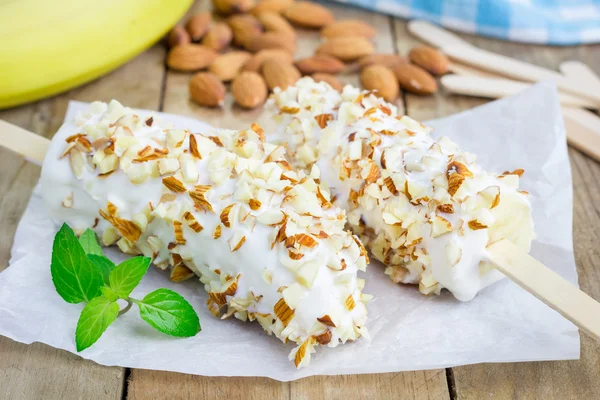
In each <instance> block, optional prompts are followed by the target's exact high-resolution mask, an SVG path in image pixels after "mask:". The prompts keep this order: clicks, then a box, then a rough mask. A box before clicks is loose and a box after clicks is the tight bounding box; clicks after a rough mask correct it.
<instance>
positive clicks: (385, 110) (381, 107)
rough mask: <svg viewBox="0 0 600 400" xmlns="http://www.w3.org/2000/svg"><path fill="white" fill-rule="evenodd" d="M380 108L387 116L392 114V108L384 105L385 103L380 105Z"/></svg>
mask: <svg viewBox="0 0 600 400" xmlns="http://www.w3.org/2000/svg"><path fill="white" fill-rule="evenodd" d="M379 109H380V110H381V111H382V112H383V113H384V114H385V115H387V116H390V115H392V110H390V109H389V108H388V107H386V106H384V105H383V104H380V105H379Z"/></svg>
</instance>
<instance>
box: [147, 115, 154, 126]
mask: <svg viewBox="0 0 600 400" xmlns="http://www.w3.org/2000/svg"><path fill="white" fill-rule="evenodd" d="M153 123H154V117H150V118H148V119H147V120H146V126H152V124H153Z"/></svg>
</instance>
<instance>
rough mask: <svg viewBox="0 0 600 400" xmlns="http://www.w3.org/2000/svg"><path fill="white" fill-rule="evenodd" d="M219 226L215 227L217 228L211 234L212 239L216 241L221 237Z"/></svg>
mask: <svg viewBox="0 0 600 400" xmlns="http://www.w3.org/2000/svg"><path fill="white" fill-rule="evenodd" d="M221 231H222V228H221V225H217V227H216V228H215V232H214V233H213V238H215V239H218V238H220V237H221Z"/></svg>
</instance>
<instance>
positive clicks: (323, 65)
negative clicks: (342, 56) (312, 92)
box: [296, 54, 345, 75]
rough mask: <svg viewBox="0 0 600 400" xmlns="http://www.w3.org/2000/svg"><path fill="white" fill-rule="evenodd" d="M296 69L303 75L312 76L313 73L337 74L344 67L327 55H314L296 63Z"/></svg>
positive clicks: (341, 63)
mask: <svg viewBox="0 0 600 400" xmlns="http://www.w3.org/2000/svg"><path fill="white" fill-rule="evenodd" d="M296 67H297V68H298V69H299V70H300V72H302V74H304V75H310V74H314V73H315V72H324V73H328V74H337V73H338V72H341V71H342V70H344V68H345V65H344V63H343V62H341V61H340V60H338V59H337V58H335V57H332V56H329V55H327V54H316V55H314V56H312V57H308V58H303V59H301V60H298V61H296Z"/></svg>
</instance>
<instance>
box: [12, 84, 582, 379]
mask: <svg viewBox="0 0 600 400" xmlns="http://www.w3.org/2000/svg"><path fill="white" fill-rule="evenodd" d="M84 107H85V105H84V104H82V103H71V104H70V107H69V110H68V114H67V117H66V120H69V119H70V118H71V117H72V116H73V115H74V114H75V113H76V112H77V111H78V110H81V109H82V108H84ZM170 119H171V120H172V121H175V122H176V124H177V125H180V126H181V127H187V128H191V129H192V130H200V129H204V128H206V126H205V125H203V124H202V123H199V122H198V121H194V120H191V119H189V118H181V117H173V118H170ZM433 125H435V126H436V132H435V136H441V135H448V136H450V137H451V138H453V139H454V140H455V141H456V142H458V143H459V144H460V145H461V146H462V147H463V148H465V149H466V150H469V151H472V152H474V153H476V154H478V156H479V160H480V162H481V163H482V164H483V165H484V166H485V167H487V168H489V169H493V170H496V171H498V172H502V171H503V170H513V169H516V168H524V169H525V171H526V174H525V176H524V178H523V181H522V188H523V189H525V190H527V191H529V192H530V193H531V198H532V200H533V213H534V220H535V224H536V232H537V239H536V240H535V242H534V244H533V249H532V254H533V256H534V257H536V258H537V259H539V260H540V261H542V262H543V263H544V264H546V265H547V266H549V267H550V268H552V269H553V270H555V271H556V272H558V273H559V274H560V275H562V276H563V277H565V278H566V279H568V280H569V281H571V282H573V283H574V284H577V275H576V271H575V263H574V259H573V246H572V237H571V224H572V221H571V220H572V189H571V175H570V168H569V161H568V158H567V149H566V144H565V133H564V127H563V121H562V118H561V115H560V110H559V105H558V102H557V95H556V90H555V89H554V87H553V86H551V85H550V84H540V85H537V86H535V87H534V88H532V89H530V90H528V91H526V92H523V93H521V94H519V95H517V96H514V97H511V98H508V99H504V100H500V101H496V102H494V103H490V104H488V105H485V106H483V107H480V108H477V109H474V110H471V111H467V112H465V113H462V114H458V115H455V116H453V117H450V118H446V119H443V120H439V121H435V122H434V123H433ZM56 230H57V227H56V226H54V225H53V223H52V222H51V221H50V220H49V218H48V217H47V215H46V213H45V210H44V206H43V203H42V200H41V198H40V196H39V192H38V191H36V192H35V193H34V194H33V196H32V197H31V200H30V202H29V205H28V207H27V210H26V211H25V214H24V215H23V218H22V220H21V222H20V224H19V227H18V229H17V234H16V237H15V241H14V245H13V248H12V259H11V261H10V267H9V268H8V269H6V270H5V271H4V272H2V273H1V274H0V334H1V335H4V336H8V337H10V338H12V339H14V340H17V341H19V342H23V343H31V342H43V343H46V344H49V345H50V346H54V347H57V348H61V349H65V350H67V351H70V352H75V343H74V333H75V326H76V323H77V319H78V316H79V313H80V311H81V309H82V308H83V305H72V304H67V303H65V302H64V301H63V300H62V299H61V298H60V297H59V296H58V294H57V293H56V292H55V290H54V287H53V285H52V280H51V277H50V268H49V266H50V254H51V244H52V238H53V236H54V234H55V232H56ZM207 251H209V250H208V249H207ZM107 255H108V256H109V257H110V258H112V259H113V260H115V261H121V260H122V259H123V258H124V257H123V256H122V255H121V254H120V253H119V252H118V251H115V250H114V249H110V250H108V251H107ZM364 277H365V278H366V279H367V285H366V288H365V290H364V291H365V293H371V294H374V295H375V299H374V300H373V301H372V302H371V303H369V305H368V308H369V321H368V328H369V331H370V333H371V336H372V339H371V341H368V340H365V339H360V340H358V341H357V342H355V343H347V344H345V345H341V346H339V347H337V348H335V349H329V348H319V349H318V352H317V354H316V355H314V356H313V359H312V361H311V364H310V365H309V366H308V367H307V368H304V369H301V370H299V371H297V370H295V368H294V366H293V363H291V362H289V361H288V359H287V355H288V353H289V351H290V350H291V346H289V345H285V344H283V343H281V342H280V341H279V340H278V339H276V338H275V337H272V336H267V335H266V334H264V332H263V331H262V329H261V328H260V326H259V325H258V324H257V323H244V322H241V321H238V320H235V319H233V318H232V319H229V320H226V321H221V320H218V319H216V318H214V317H213V316H212V315H211V314H210V313H209V312H208V311H207V309H206V307H205V300H206V294H205V293H204V290H203V288H202V286H201V284H200V283H199V282H197V281H196V280H195V279H194V280H192V281H187V282H185V283H184V284H173V283H171V282H170V281H169V280H168V277H167V276H166V274H165V273H163V272H160V271H158V270H156V269H154V268H151V269H150V272H149V273H148V275H147V276H146V277H145V278H144V279H143V281H142V283H141V284H140V286H139V287H138V288H137V289H136V290H135V291H134V293H133V295H132V296H133V297H136V296H140V297H142V296H143V295H144V294H146V293H148V292H150V291H152V290H154V289H156V288H158V287H167V288H172V289H175V290H177V291H179V292H180V293H181V294H182V295H183V296H185V297H186V298H187V299H188V300H189V301H190V302H191V303H192V304H193V305H194V306H195V308H196V310H197V311H198V312H199V314H200V320H201V324H202V332H200V333H199V334H198V335H197V336H196V337H193V338H189V339H175V338H172V337H168V336H166V335H163V334H161V333H159V332H157V331H155V330H153V329H152V328H151V327H150V326H148V325H147V324H146V323H145V322H143V321H142V320H141V319H140V317H139V315H136V314H138V311H137V309H136V308H135V306H134V308H133V309H132V310H131V311H130V312H129V313H127V314H125V315H124V316H123V317H120V318H118V319H117V321H116V322H115V323H114V324H113V325H112V326H111V327H109V328H108V330H107V331H106V332H105V333H104V335H103V336H102V337H101V338H100V340H99V341H98V342H97V343H96V344H95V345H93V346H92V347H91V348H89V349H87V350H85V351H83V352H81V353H79V354H80V355H81V356H82V357H84V358H88V359H91V360H94V361H96V362H98V363H100V364H105V365H120V366H123V367H131V368H145V369H160V370H169V371H178V372H185V373H191V374H200V375H225V376H267V377H271V378H274V379H278V380H281V381H289V380H294V379H298V378H302V377H305V376H310V375H335V374H358V373H375V372H391V371H404V370H418V369H432V368H444V367H449V366H456V365H463V364H473V363H480V362H512V361H533V360H562V359H574V358H578V357H579V335H578V331H577V328H576V327H575V326H573V325H572V324H571V323H570V322H568V321H567V320H565V319H563V318H562V317H561V316H560V315H559V314H558V313H556V312H555V311H553V310H551V309H550V308H548V307H546V306H545V305H544V304H543V303H541V302H540V301H538V300H537V299H535V298H534V297H533V296H531V295H530V294H528V293H527V292H525V291H524V290H522V289H521V288H519V287H518V286H516V285H515V284H513V283H512V282H510V281H508V280H504V281H502V282H499V283H497V284H495V285H493V286H491V287H489V288H487V289H486V290H484V291H483V292H482V293H480V294H479V295H478V296H477V297H476V298H475V299H474V300H473V301H471V302H469V303H461V302H459V301H457V300H455V299H454V298H453V297H452V296H451V295H450V294H449V293H444V294H443V295H441V296H439V297H435V296H434V297H424V296H422V295H420V294H419V293H418V291H417V290H416V289H415V288H414V287H408V286H399V285H394V284H393V283H392V282H391V281H390V280H389V279H388V277H387V276H385V275H384V274H383V267H382V266H381V265H378V264H377V263H372V264H371V265H370V266H369V268H368V272H367V273H366V274H365V276H364Z"/></svg>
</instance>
